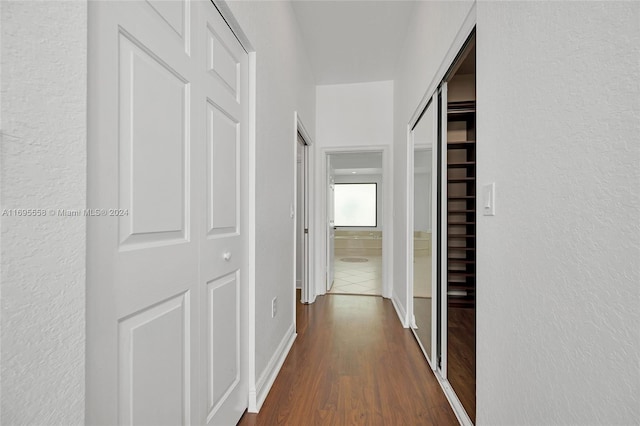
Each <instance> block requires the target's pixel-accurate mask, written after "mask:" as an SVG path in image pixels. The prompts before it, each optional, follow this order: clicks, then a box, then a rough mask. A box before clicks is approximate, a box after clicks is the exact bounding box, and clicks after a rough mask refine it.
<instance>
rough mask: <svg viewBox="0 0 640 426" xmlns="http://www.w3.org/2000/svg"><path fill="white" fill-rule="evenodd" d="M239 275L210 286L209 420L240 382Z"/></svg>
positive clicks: (227, 277)
mask: <svg viewBox="0 0 640 426" xmlns="http://www.w3.org/2000/svg"><path fill="white" fill-rule="evenodd" d="M238 283H239V280H238V272H235V273H233V274H231V275H227V276H225V277H222V278H220V279H217V280H214V281H211V282H209V283H208V284H207V298H208V312H207V314H208V317H209V323H208V342H207V344H208V347H209V354H208V357H207V358H208V360H209V368H208V403H209V404H208V416H207V418H208V420H210V419H211V417H212V416H214V415H215V413H216V411H217V410H218V408H219V407H220V405H221V404H222V403H223V402H224V401H225V399H226V397H227V396H228V395H229V393H231V392H232V391H233V390H234V388H235V387H236V386H237V384H238V382H239V381H240V375H239V371H240V353H239V352H240V318H239V315H240V310H239V308H240V305H239V301H240V300H239V291H238Z"/></svg>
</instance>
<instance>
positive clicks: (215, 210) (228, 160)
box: [207, 101, 240, 235]
mask: <svg viewBox="0 0 640 426" xmlns="http://www.w3.org/2000/svg"><path fill="white" fill-rule="evenodd" d="M239 139H240V126H239V122H238V121H237V120H236V119H235V118H232V117H231V116H230V115H229V114H228V113H227V112H225V111H224V110H222V109H221V108H220V107H219V106H217V105H213V104H212V103H211V102H210V101H208V102H207V149H208V152H207V160H208V161H207V166H208V167H207V174H208V176H207V184H208V186H209V190H208V191H207V196H208V202H207V217H208V220H209V223H208V233H209V235H216V234H224V233H236V232H238V229H237V224H238V217H237V216H238V209H237V205H238V201H239V197H238V164H237V163H238V159H239V152H238V142H239Z"/></svg>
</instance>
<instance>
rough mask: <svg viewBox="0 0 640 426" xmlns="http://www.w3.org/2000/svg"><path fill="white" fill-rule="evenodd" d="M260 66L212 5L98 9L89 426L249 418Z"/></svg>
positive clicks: (93, 46)
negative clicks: (251, 111) (253, 69)
mask: <svg viewBox="0 0 640 426" xmlns="http://www.w3.org/2000/svg"><path fill="white" fill-rule="evenodd" d="M247 62H248V59H247V54H246V52H245V51H244V50H243V48H242V47H241V45H240V44H239V42H238V41H237V39H236V38H235V36H234V35H233V33H232V32H231V30H230V29H229V27H228V26H227V24H226V23H225V21H224V20H223V19H222V17H221V16H220V14H219V12H218V11H217V9H216V8H215V6H214V5H213V4H212V3H210V2H209V1H205V0H202V1H198V0H194V1H188V0H184V1H167V0H162V1H161V0H147V1H143V0H137V1H126V2H112V1H108V2H107V1H96V2H90V10H89V128H90V133H89V163H88V173H89V188H88V189H89V191H88V197H89V207H91V208H95V209H105V210H106V211H105V212H104V215H103V214H102V212H101V215H100V216H94V217H90V218H89V219H88V233H89V243H88V262H89V265H88V285H87V423H88V424H110V425H114V424H122V425H180V424H219V425H233V424H236V422H237V421H238V420H239V418H240V416H241V415H242V413H243V412H244V410H245V409H246V407H247V397H248V377H247V368H246V367H247V365H248V361H247V359H248V358H247V357H248V349H247V336H248V332H247V326H248V323H247V311H246V309H247V303H246V301H247V282H246V268H247V264H246V259H247V258H246V247H247V235H246V233H245V230H246V216H245V213H246V207H245V202H246V198H245V195H246V194H247V190H246V189H247V185H248V182H247V180H246V175H247V174H246V167H247V161H246V159H247V142H248V134H247V124H248V123H247V117H248V69H247V67H248V63H247Z"/></svg>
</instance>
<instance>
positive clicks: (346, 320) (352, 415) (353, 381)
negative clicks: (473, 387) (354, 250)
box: [239, 295, 458, 426]
mask: <svg viewBox="0 0 640 426" xmlns="http://www.w3.org/2000/svg"><path fill="white" fill-rule="evenodd" d="M297 300H299V297H298V298H297ZM297 330H298V331H297V332H298V337H297V339H296V342H295V343H294V345H293V347H292V348H291V352H290V353H289V356H288V357H287V359H286V361H285V363H284V365H283V366H282V369H281V370H280V374H279V375H278V377H277V379H276V381H275V383H274V385H273V387H272V388H271V392H270V393H269V396H268V397H267V399H266V401H265V403H264V405H263V406H262V408H261V410H260V413H259V414H250V413H245V415H244V416H243V417H242V419H241V420H240V423H239V425H269V426H272V425H300V424H315V425H418V424H420V425H438V426H446V425H457V424H458V422H457V420H456V417H455V415H454V413H453V411H452V410H451V407H450V406H449V403H448V402H447V399H446V398H445V396H444V394H443V393H442V390H441V388H440V385H439V384H438V382H437V381H436V379H435V377H434V375H433V373H432V372H431V371H430V369H429V366H428V364H427V363H426V362H425V360H424V357H423V355H422V353H421V352H420V348H419V347H418V345H417V343H416V341H415V339H414V338H413V336H412V334H411V332H410V331H409V330H406V329H403V328H402V326H401V325H400V322H399V321H398V318H397V316H396V313H395V312H394V309H393V306H392V304H391V302H390V301H388V300H384V299H382V298H379V297H371V296H351V295H327V296H321V297H319V298H318V299H317V301H316V302H315V303H314V304H312V305H302V304H300V303H298V304H297Z"/></svg>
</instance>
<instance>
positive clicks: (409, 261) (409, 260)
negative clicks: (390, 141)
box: [404, 126, 419, 342]
mask: <svg viewBox="0 0 640 426" xmlns="http://www.w3.org/2000/svg"><path fill="white" fill-rule="evenodd" d="M412 128H413V127H412V126H407V130H406V131H407V166H406V167H405V173H406V174H407V175H406V182H407V192H408V194H407V197H406V204H405V207H406V209H407V217H406V222H405V223H406V227H407V228H406V230H405V232H406V235H407V240H406V242H405V253H407V257H406V259H405V265H404V267H405V276H406V277H407V290H406V292H405V294H406V295H407V304H406V305H405V306H406V307H407V315H410V318H413V317H414V310H413V285H414V284H413V280H414V278H413V260H414V259H413V257H414V247H413V244H414V243H413V228H414V224H413V221H414V217H413V216H414V211H413V208H414V201H415V200H414V198H415V189H414V182H413V181H414V178H413V175H414V170H413V169H414V163H415V159H414V150H415V147H414V146H413V145H414V144H413V132H412V130H411V129H412ZM416 337H417V335H416ZM418 342H419V340H418Z"/></svg>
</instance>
